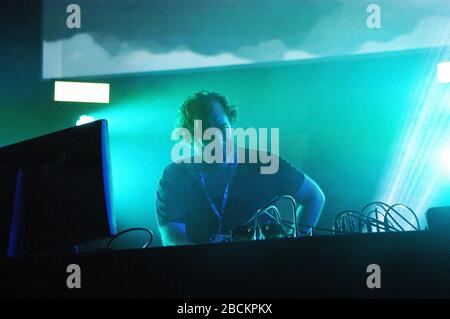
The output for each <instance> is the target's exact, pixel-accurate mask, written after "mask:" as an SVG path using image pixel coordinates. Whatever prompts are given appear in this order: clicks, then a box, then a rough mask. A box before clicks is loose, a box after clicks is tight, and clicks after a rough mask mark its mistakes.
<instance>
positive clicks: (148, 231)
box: [105, 227, 153, 250]
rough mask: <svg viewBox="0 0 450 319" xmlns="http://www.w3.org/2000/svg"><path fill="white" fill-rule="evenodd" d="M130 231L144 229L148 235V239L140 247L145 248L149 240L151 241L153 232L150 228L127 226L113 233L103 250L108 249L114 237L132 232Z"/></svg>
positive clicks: (149, 242) (148, 244)
mask: <svg viewBox="0 0 450 319" xmlns="http://www.w3.org/2000/svg"><path fill="white" fill-rule="evenodd" d="M132 231H144V232H146V233H147V234H148V235H149V240H148V241H147V242H146V243H145V245H144V246H143V247H142V248H143V249H145V248H147V247H148V246H150V244H151V242H152V241H153V233H152V231H151V230H150V229H147V228H142V227H135V228H129V229H126V230H123V231H121V232H119V233H117V234H115V235H114V236H113V237H112V238H111V239H110V240H109V241H108V243H107V244H106V246H105V250H108V249H109V247H110V246H111V244H112V242H113V241H114V240H115V239H117V238H119V237H120V236H122V235H123V234H126V233H129V232H132Z"/></svg>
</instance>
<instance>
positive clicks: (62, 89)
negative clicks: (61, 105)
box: [54, 81, 109, 103]
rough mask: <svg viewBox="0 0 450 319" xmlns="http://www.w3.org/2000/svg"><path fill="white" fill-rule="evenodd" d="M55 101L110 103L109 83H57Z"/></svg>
mask: <svg viewBox="0 0 450 319" xmlns="http://www.w3.org/2000/svg"><path fill="white" fill-rule="evenodd" d="M54 99H55V101H61V102H85V103H109V84H108V83H88V82H66V81H55V96H54Z"/></svg>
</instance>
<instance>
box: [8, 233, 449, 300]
mask: <svg viewBox="0 0 450 319" xmlns="http://www.w3.org/2000/svg"><path fill="white" fill-rule="evenodd" d="M449 244H450V237H449V236H448V235H446V234H444V233H437V232H435V233H433V232H427V231H421V232H404V233H378V234H357V235H340V236H317V237H309V238H303V239H279V240H267V241H253V242H239V243H227V244H215V245H198V246H184V247H181V246H180V247H158V248H149V249H145V250H121V251H112V252H111V251H109V252H97V253H89V254H81V255H77V256H64V257H56V256H54V257H45V258H36V259H4V260H2V261H1V262H0V265H1V266H0V267H1V274H0V276H1V277H0V282H1V285H0V286H1V294H2V297H7V298H11V297H12V298H14V297H57V298H85V297H86V298H88V297H89V298H90V297H99V298H105V297H126V298H301V297H305V298H323V297H325V298H336V297H337V298H349V297H351V298H375V297H376V298H380V297H381V298H406V297H408V298H422V297H425V298H428V297H430V298H444V297H446V298H448V297H450V275H449V269H450V254H449V252H450V245H449ZM69 264H77V265H79V266H80V269H81V272H80V274H81V288H80V289H76V288H74V289H69V288H67V285H66V280H67V278H68V276H69V275H70V273H67V271H66V270H67V266H68V265H69ZM373 264H376V265H378V266H379V267H380V273H379V274H380V284H381V288H372V289H369V288H368V286H367V279H368V277H369V276H370V275H371V273H370V271H369V272H368V270H367V268H368V266H369V265H373Z"/></svg>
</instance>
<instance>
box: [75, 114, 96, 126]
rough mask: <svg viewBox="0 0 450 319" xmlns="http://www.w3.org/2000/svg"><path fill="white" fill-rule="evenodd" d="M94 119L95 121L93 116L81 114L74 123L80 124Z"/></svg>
mask: <svg viewBox="0 0 450 319" xmlns="http://www.w3.org/2000/svg"><path fill="white" fill-rule="evenodd" d="M94 121H95V118H93V117H92V116H89V115H81V116H80V118H79V119H78V121H77V123H76V125H77V126H80V125H83V124H87V123H91V122H94Z"/></svg>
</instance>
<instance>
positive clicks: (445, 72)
mask: <svg viewBox="0 0 450 319" xmlns="http://www.w3.org/2000/svg"><path fill="white" fill-rule="evenodd" d="M437 71H438V80H439V82H441V83H449V82H450V62H441V63H438V65H437Z"/></svg>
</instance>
